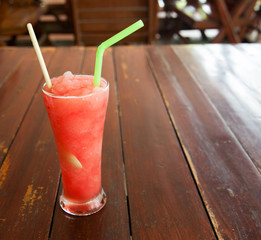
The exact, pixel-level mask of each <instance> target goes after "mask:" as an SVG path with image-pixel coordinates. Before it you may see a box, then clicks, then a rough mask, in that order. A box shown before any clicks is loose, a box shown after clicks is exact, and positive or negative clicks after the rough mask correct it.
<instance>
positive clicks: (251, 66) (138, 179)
mask: <svg viewBox="0 0 261 240" xmlns="http://www.w3.org/2000/svg"><path fill="white" fill-rule="evenodd" d="M42 51H43V54H44V58H45V60H46V64H47V66H48V70H49V73H50V76H51V77H53V76H58V75H61V74H63V73H64V72H65V71H67V70H70V71H72V72H73V73H82V74H93V70H94V59H95V54H96V48H88V47H87V48H85V47H61V48H43V50H42ZM260 56H261V45H260V44H249V45H248V44H239V45H218V44H216V45H186V46H181V45H179V46H175V45H173V46H170V45H169V46H122V47H114V48H111V49H108V50H106V52H105V55H104V60H103V72H102V75H103V76H104V77H105V78H106V79H107V80H108V81H109V82H110V100H109V106H108V111H107V117H106V123H105V132H104V143H103V160H102V161H103V162H102V184H103V187H104V190H105V192H106V193H107V196H108V202H107V204H106V206H105V208H104V209H102V210H101V211H100V212H98V213H97V214H94V215H91V216H88V217H73V216H70V215H68V214H66V213H65V212H63V211H62V210H61V208H60V206H59V203H58V201H57V196H59V194H60V192H61V189H62V183H61V176H60V168H59V161H58V156H57V152H56V147H55V142H54V138H53V135H52V130H51V127H50V124H49V120H48V116H47V113H46V110H45V108H44V103H43V99H42V93H41V85H42V83H43V78H42V73H41V70H40V67H39V64H38V62H37V59H36V56H35V53H34V50H33V49H32V48H8V47H3V48H0V114H1V115H0V166H1V168H0V239H3V240H9V239H19V240H20V239H27V240H28V239H55V240H57V239H63V240H64V239H70V240H71V239H98V240H103V239H109V240H112V239H113V240H114V239H120V240H122V239H131V237H132V239H133V240H134V239H149V240H151V239H155V240H158V239H164V240H165V239H181V240H186V239H188V240H195V239H196V240H197V239H198V240H204V239H206V240H210V239H247V240H252V239H253V240H258V239H261V176H260V173H261V62H260Z"/></svg>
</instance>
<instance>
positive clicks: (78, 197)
mask: <svg viewBox="0 0 261 240" xmlns="http://www.w3.org/2000/svg"><path fill="white" fill-rule="evenodd" d="M52 84H53V87H52V89H50V90H49V89H45V91H43V96H44V102H45V105H46V109H47V112H48V115H49V119H50V122H51V125H52V129H53V133H54V136H55V141H56V145H57V149H58V154H59V160H60V166H61V171H62V180H63V194H64V197H65V198H66V199H67V200H69V201H71V202H77V203H83V202H87V201H89V200H91V199H93V198H95V197H96V196H97V195H98V193H99V192H100V190H101V152H102V138H103V129H104V121H105V115H106V109H107V103H108V95H109V87H108V85H107V83H106V81H105V80H104V79H103V80H102V81H101V86H100V87H94V86H93V76H86V75H85V76H77V75H72V74H70V73H67V74H65V75H63V76H60V77H57V78H53V79H52ZM47 91H48V92H47Z"/></svg>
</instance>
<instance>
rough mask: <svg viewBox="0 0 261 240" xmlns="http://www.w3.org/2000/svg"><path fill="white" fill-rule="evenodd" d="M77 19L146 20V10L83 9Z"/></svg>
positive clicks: (115, 8)
mask: <svg viewBox="0 0 261 240" xmlns="http://www.w3.org/2000/svg"><path fill="white" fill-rule="evenodd" d="M78 16H79V19H90V20H93V19H97V20H98V19H118V20H119V21H120V20H121V19H123V20H124V19H126V18H132V19H133V18H136V19H137V18H138V19H140V18H146V17H147V16H148V11H147V8H142V7H141V8H134V9H133V8H117V7H114V8H109V9H89V8H87V9H83V10H81V9H80V10H79V12H78Z"/></svg>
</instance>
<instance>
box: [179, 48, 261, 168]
mask: <svg viewBox="0 0 261 240" xmlns="http://www.w3.org/2000/svg"><path fill="white" fill-rule="evenodd" d="M255 49H256V50H255V51H256V52H257V53H259V54H260V53H261V49H258V48H255ZM175 51H176V52H177V53H178V55H179V57H180V58H181V59H183V61H184V62H186V63H188V68H189V70H190V71H191V72H192V74H193V75H194V76H195V77H196V78H197V81H198V82H199V83H200V85H201V86H202V88H203V89H204V91H205V92H206V93H207V95H208V97H209V98H210V99H211V101H212V102H213V104H214V105H215V106H216V108H217V109H218V111H219V112H220V114H221V115H222V117H223V118H224V119H225V121H226V122H227V123H228V126H229V127H230V128H231V130H232V131H233V133H234V134H235V135H236V137H237V138H238V140H239V141H240V143H241V144H242V146H243V147H244V149H245V150H246V152H247V153H248V154H249V156H250V157H251V159H252V160H253V162H254V163H255V165H256V166H257V168H258V169H259V172H261V149H260V144H261V127H260V126H261V82H260V77H259V76H261V69H260V67H259V66H257V65H256V64H255V61H256V57H257V54H256V55H254V56H252V57H247V56H246V54H245V52H243V51H241V49H240V48H235V47H231V46H230V45H222V46H219V45H216V46H210V45H209V46H195V47H193V49H190V50H188V49H187V48H179V47H175ZM211 56H215V60H214V59H213V60H210V58H211ZM216 59H217V60H216ZM201 63H204V65H202V64H201ZM253 139H255V141H253Z"/></svg>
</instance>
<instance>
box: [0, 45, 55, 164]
mask: <svg viewBox="0 0 261 240" xmlns="http://www.w3.org/2000/svg"><path fill="white" fill-rule="evenodd" d="M7 50H8V49H7ZM1 52H2V51H1ZM7 52H9V54H10V57H8V56H7V55H6V56H5V58H6V59H7V60H6V61H4V62H3V65H2V64H1V67H0V72H1V75H2V74H5V75H6V78H7V79H6V80H5V84H4V85H3V86H2V87H1V88H0V112H1V116H0V164H1V163H2V161H3V159H4V157H5V156H6V154H7V152H8V149H9V147H10V144H11V143H12V141H13V139H14V138H15V135H16V132H17V130H18V129H19V127H20V125H21V122H22V120H23V118H24V115H25V113H26V111H27V109H28V107H29V106H30V103H31V101H32V97H33V96H34V94H35V91H36V89H37V88H38V86H39V84H40V81H41V78H42V72H41V70H40V65H39V63H38V61H37V60H36V55H35V53H34V51H33V49H19V50H17V51H15V50H14V49H12V48H11V49H10V51H3V52H2V53H4V54H3V55H2V53H1V55H2V56H4V55H5V53H7ZM53 52H54V49H46V50H44V51H43V55H44V58H45V60H46V62H47V63H48V61H49V60H50V58H51V56H52V54H53ZM16 56H17V60H15V58H16ZM11 61H14V64H12V63H11ZM9 65H10V66H12V68H11V67H9ZM2 66H3V67H6V68H7V69H9V70H5V69H4V70H3V71H1V69H2ZM2 76H3V79H4V78H5V77H4V75H2Z"/></svg>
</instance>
